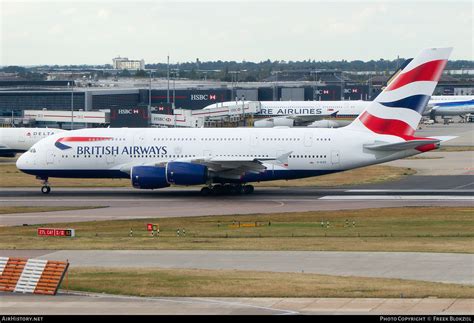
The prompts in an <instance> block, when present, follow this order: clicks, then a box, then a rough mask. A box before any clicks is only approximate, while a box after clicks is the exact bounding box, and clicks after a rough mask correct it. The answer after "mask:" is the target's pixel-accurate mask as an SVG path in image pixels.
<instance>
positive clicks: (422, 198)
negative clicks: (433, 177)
mask: <svg viewBox="0 0 474 323" xmlns="http://www.w3.org/2000/svg"><path fill="white" fill-rule="evenodd" d="M320 200H412V201H417V200H419V201H425V200H465V201H474V197H472V196H449V195H438V196H432V195H413V196H411V195H406V196H404V195H392V196H387V195H352V196H347V195H332V196H331V195H330V196H323V197H321V198H320Z"/></svg>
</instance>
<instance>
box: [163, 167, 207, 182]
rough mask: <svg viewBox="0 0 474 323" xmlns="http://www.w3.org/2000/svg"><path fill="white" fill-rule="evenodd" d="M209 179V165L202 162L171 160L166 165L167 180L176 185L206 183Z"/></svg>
mask: <svg viewBox="0 0 474 323" xmlns="http://www.w3.org/2000/svg"><path fill="white" fill-rule="evenodd" d="M207 179H208V171H207V167H206V166H203V165H200V164H192V163H185V162H170V163H168V164H167V165H166V180H167V181H168V183H170V184H176V185H199V184H205V183H206V182H207Z"/></svg>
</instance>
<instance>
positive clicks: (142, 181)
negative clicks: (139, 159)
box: [130, 166, 170, 189]
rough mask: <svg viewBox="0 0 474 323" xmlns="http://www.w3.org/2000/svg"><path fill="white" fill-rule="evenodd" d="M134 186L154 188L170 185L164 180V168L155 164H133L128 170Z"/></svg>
mask: <svg viewBox="0 0 474 323" xmlns="http://www.w3.org/2000/svg"><path fill="white" fill-rule="evenodd" d="M130 179H131V180H132V185H133V187H135V188H142V189H155V188H164V187H168V186H170V184H168V182H167V181H166V168H165V167H155V166H135V167H132V170H131V172H130Z"/></svg>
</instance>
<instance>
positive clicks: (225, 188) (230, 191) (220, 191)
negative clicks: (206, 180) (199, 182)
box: [201, 184, 254, 196]
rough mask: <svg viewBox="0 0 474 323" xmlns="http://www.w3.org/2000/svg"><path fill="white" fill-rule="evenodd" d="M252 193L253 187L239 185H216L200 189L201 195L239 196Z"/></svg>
mask: <svg viewBox="0 0 474 323" xmlns="http://www.w3.org/2000/svg"><path fill="white" fill-rule="evenodd" d="M253 191H254V187H253V185H240V184H224V185H221V184H216V185H214V186H206V187H203V188H202V189H201V195H203V196H209V195H240V194H252V193H253Z"/></svg>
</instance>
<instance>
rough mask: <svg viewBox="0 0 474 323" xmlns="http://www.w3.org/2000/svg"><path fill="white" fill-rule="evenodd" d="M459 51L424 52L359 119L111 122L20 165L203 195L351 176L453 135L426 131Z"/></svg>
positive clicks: (35, 151)
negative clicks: (292, 123)
mask: <svg viewBox="0 0 474 323" xmlns="http://www.w3.org/2000/svg"><path fill="white" fill-rule="evenodd" d="M451 51H452V49H451V48H432V49H426V50H423V51H421V53H420V54H419V55H418V56H417V57H416V58H414V59H413V60H412V61H411V62H410V63H409V64H408V65H407V66H406V67H405V68H404V69H403V71H402V73H400V74H399V75H397V77H396V78H395V79H394V80H393V81H392V82H391V83H390V84H389V86H387V87H386V88H385V89H384V90H383V92H382V93H380V94H379V95H378V96H377V98H376V99H375V100H374V101H373V102H371V104H370V105H369V106H368V107H367V109H365V110H364V111H363V112H362V113H361V114H360V115H359V116H358V117H357V118H356V119H355V120H354V121H353V122H352V123H351V124H350V125H348V126H347V127H343V128H336V129H318V128H291V129H290V128H288V127H278V128H263V129H254V128H194V129H193V128H187V129H176V128H174V129H173V128H169V129H156V128H155V129H153V128H151V129H146V128H145V129H140V128H118V129H117V128H116V129H111V128H106V129H82V130H74V131H71V132H68V133H66V134H56V135H53V136H51V137H48V138H45V139H43V140H41V141H40V142H38V143H36V144H35V145H34V146H33V147H32V148H31V149H30V150H29V151H28V152H26V153H24V154H23V155H22V156H21V157H20V158H19V159H18V161H17V164H16V165H17V167H18V169H20V170H21V171H23V172H25V173H27V174H31V175H35V176H37V178H39V179H41V180H42V181H43V186H42V188H41V191H42V192H43V193H49V192H50V190H51V188H50V186H49V182H48V178H50V177H69V178H94V177H95V178H130V180H131V183H132V185H133V186H134V187H135V188H139V189H158V188H164V187H168V186H170V185H204V187H203V188H202V190H201V192H202V194H203V195H207V194H210V193H221V192H223V191H226V192H234V193H246V194H248V193H252V192H253V190H254V188H253V186H252V185H250V184H249V183H252V182H259V181H270V180H277V179H296V178H304V177H312V176H318V175H325V174H330V173H335V172H341V171H345V170H348V169H353V168H358V167H364V166H368V165H373V164H379V163H384V162H388V161H392V160H396V159H400V158H405V157H409V156H412V155H417V154H420V153H422V152H426V151H430V150H433V149H436V148H437V147H439V144H440V142H441V141H443V140H449V139H452V138H453V137H429V138H424V137H416V136H415V129H416V128H417V126H418V124H419V122H420V119H421V113H422V112H423V109H424V108H425V106H426V103H427V102H428V100H429V98H430V96H431V95H432V93H433V91H434V89H435V86H436V84H437V82H438V80H439V77H440V76H441V73H442V71H443V69H444V67H445V65H446V62H447V59H448V57H449V55H450V53H451Z"/></svg>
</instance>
